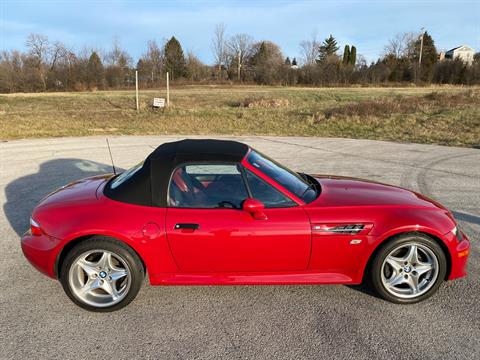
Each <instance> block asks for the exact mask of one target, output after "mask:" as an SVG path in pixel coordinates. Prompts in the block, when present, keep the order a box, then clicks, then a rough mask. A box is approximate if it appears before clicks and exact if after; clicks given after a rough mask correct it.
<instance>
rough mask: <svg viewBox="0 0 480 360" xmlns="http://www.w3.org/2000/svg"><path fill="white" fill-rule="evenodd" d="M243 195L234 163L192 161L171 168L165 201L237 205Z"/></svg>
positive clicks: (188, 205)
mask: <svg viewBox="0 0 480 360" xmlns="http://www.w3.org/2000/svg"><path fill="white" fill-rule="evenodd" d="M247 197H248V194H247V190H246V188H245V184H244V182H243V178H242V175H241V173H240V171H239V169H238V167H237V165H233V164H231V165H230V164H229V165H223V164H222V165H221V164H194V165H185V166H182V167H179V168H177V169H176V170H175V171H174V173H173V175H172V178H171V180H170V185H169V200H168V201H169V206H172V207H182V208H204V209H212V208H227V209H240V208H241V207H242V202H243V200H245V199H246V198H247Z"/></svg>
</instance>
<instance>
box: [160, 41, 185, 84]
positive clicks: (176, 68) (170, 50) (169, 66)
mask: <svg viewBox="0 0 480 360" xmlns="http://www.w3.org/2000/svg"><path fill="white" fill-rule="evenodd" d="M164 54H165V70H166V71H168V72H169V73H170V77H171V79H178V78H181V77H185V76H186V75H187V64H186V61H185V56H184V55H183V50H182V46H181V45H180V42H179V41H178V40H177V39H176V38H175V36H172V38H171V39H170V40H168V42H167V43H166V44H165V49H164Z"/></svg>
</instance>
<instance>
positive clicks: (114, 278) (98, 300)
mask: <svg viewBox="0 0 480 360" xmlns="http://www.w3.org/2000/svg"><path fill="white" fill-rule="evenodd" d="M143 279H144V270H143V265H142V262H141V261H140V259H139V258H138V255H137V254H136V253H135V252H134V251H133V250H132V249H131V248H130V247H128V246H127V245H125V244H123V243H122V242H119V241H117V240H114V239H110V238H103V237H93V238H90V239H88V240H85V241H83V242H81V243H80V244H78V245H77V246H75V247H74V248H73V249H72V250H70V252H69V253H68V254H67V256H66V258H65V260H64V262H63V264H62V269H61V277H60V281H61V283H62V286H63V289H64V290H65V293H66V294H67V295H68V297H69V298H70V299H71V300H72V301H73V302H74V303H75V304H77V305H79V306H81V307H82V308H84V309H87V310H90V311H102V312H107V311H114V310H118V309H121V308H123V307H124V306H126V305H128V304H129V303H130V302H131V301H132V300H133V299H134V298H135V296H136V295H137V293H138V291H139V290H140V288H141V286H142V283H143Z"/></svg>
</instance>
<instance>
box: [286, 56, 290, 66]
mask: <svg viewBox="0 0 480 360" xmlns="http://www.w3.org/2000/svg"><path fill="white" fill-rule="evenodd" d="M285 65H287V66H292V62H291V61H290V58H289V57H288V56H287V58H286V59H285Z"/></svg>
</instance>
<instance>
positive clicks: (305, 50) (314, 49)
mask: <svg viewBox="0 0 480 360" xmlns="http://www.w3.org/2000/svg"><path fill="white" fill-rule="evenodd" d="M319 48H320V41H318V39H317V33H316V32H313V33H312V37H311V39H309V40H304V41H302V42H301V43H300V53H301V55H302V62H303V64H304V65H313V64H315V62H316V60H317V58H318V49H319Z"/></svg>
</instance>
